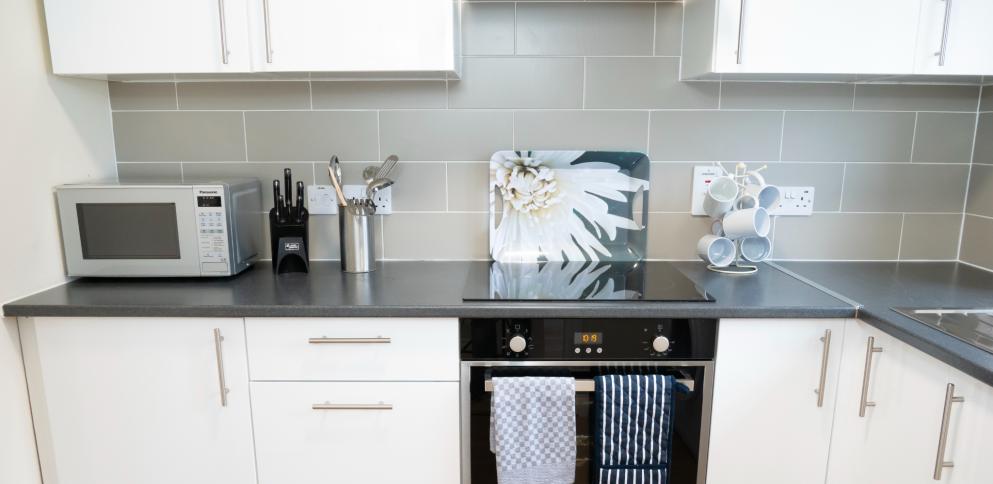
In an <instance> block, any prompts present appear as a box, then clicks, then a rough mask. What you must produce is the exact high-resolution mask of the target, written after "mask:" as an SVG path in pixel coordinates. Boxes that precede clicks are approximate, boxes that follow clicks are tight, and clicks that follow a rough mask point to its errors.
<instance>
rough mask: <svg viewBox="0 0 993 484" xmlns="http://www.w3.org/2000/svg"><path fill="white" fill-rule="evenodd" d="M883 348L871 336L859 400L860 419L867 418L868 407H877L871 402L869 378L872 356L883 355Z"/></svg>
mask: <svg viewBox="0 0 993 484" xmlns="http://www.w3.org/2000/svg"><path fill="white" fill-rule="evenodd" d="M882 351H883V349H882V348H877V347H876V338H874V337H872V336H870V337H869V342H868V344H866V346H865V370H863V372H862V399H861V400H859V417H865V409H866V407H875V406H876V402H870V401H869V376H870V374H871V373H872V354H873V353H882Z"/></svg>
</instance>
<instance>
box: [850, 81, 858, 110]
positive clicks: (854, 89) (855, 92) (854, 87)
mask: <svg viewBox="0 0 993 484" xmlns="http://www.w3.org/2000/svg"><path fill="white" fill-rule="evenodd" d="M858 89H859V85H858V84H852V112H853V113H854V112H855V99H856V98H857V97H858Z"/></svg>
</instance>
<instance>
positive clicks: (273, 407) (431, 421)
mask: <svg viewBox="0 0 993 484" xmlns="http://www.w3.org/2000/svg"><path fill="white" fill-rule="evenodd" d="M252 405H253V410H254V415H255V441H256V446H257V448H258V465H259V484H287V483H292V484H328V483H339V482H340V483H369V484H388V483H400V482H402V483H405V484H457V483H458V482H459V478H460V465H459V384H458V382H431V383H425V382H338V383H318V382H263V383H258V382H255V383H252Z"/></svg>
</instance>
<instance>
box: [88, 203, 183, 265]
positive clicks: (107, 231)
mask: <svg viewBox="0 0 993 484" xmlns="http://www.w3.org/2000/svg"><path fill="white" fill-rule="evenodd" d="M76 215H77V219H78V220H79V238H80V245H81V246H82V248H83V258H84V259H179V258H180V254H179V230H178V228H177V226H176V204H174V203H78V204H76Z"/></svg>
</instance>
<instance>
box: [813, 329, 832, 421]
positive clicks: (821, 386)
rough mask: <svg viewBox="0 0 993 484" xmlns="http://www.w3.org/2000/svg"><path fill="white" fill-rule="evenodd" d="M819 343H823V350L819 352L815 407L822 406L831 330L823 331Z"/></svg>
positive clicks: (829, 352) (829, 354) (829, 353)
mask: <svg viewBox="0 0 993 484" xmlns="http://www.w3.org/2000/svg"><path fill="white" fill-rule="evenodd" d="M821 342H823V343H824V350H823V351H822V352H821V379H820V382H818V384H817V390H814V393H816V394H817V406H818V407H823V406H824V384H825V383H827V368H828V359H829V357H830V356H831V330H830V329H825V330H824V336H821Z"/></svg>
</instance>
